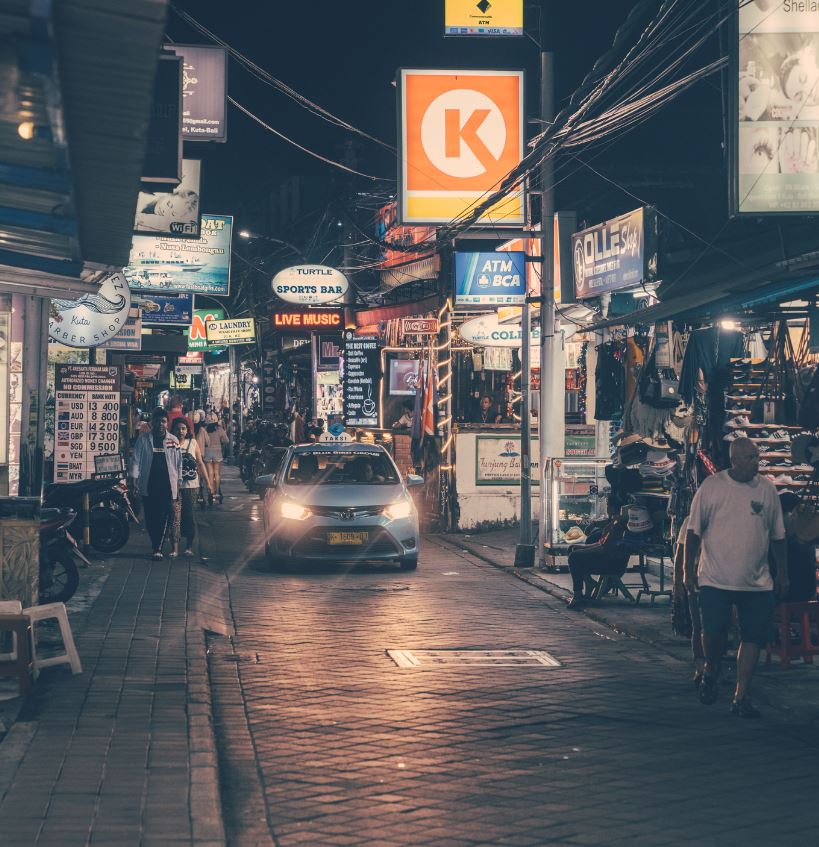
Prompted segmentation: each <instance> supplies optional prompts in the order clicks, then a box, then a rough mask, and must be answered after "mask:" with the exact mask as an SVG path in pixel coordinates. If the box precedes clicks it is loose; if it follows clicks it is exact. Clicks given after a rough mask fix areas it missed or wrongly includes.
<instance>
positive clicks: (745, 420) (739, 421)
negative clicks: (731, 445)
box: [724, 415, 751, 430]
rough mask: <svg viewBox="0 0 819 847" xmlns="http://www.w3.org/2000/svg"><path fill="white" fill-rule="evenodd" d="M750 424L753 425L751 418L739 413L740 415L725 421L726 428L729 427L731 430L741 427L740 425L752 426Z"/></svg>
mask: <svg viewBox="0 0 819 847" xmlns="http://www.w3.org/2000/svg"><path fill="white" fill-rule="evenodd" d="M750 425H751V420H750V418H749V417H748V416H747V415H739V416H738V417H736V418H732V419H731V420H730V421H727V422H726V423H725V427H724V428H725V429H727V430H731V429H739V428H740V427H743V426H750Z"/></svg>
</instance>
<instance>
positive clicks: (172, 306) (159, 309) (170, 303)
mask: <svg viewBox="0 0 819 847" xmlns="http://www.w3.org/2000/svg"><path fill="white" fill-rule="evenodd" d="M141 299H142V301H143V302H142V304H141V305H140V307H139V308H140V311H141V312H142V323H144V324H164V325H168V324H171V325H176V326H189V325H190V322H191V321H192V320H193V294H170V295H163V294H154V293H151V294H149V295H144V296H143V297H142V298H141Z"/></svg>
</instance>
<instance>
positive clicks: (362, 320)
mask: <svg viewBox="0 0 819 847" xmlns="http://www.w3.org/2000/svg"><path fill="white" fill-rule="evenodd" d="M438 308H439V307H438V298H437V297H426V298H425V299H423V300H419V301H418V302H416V303H397V304H395V305H394V306H379V307H378V308H377V309H367V310H366V311H364V312H356V313H355V322H356V326H369V325H371V324H379V323H383V322H384V321H392V320H395V319H396V318H409V317H413V316H414V315H426V314H428V313H429V312H437V311H438Z"/></svg>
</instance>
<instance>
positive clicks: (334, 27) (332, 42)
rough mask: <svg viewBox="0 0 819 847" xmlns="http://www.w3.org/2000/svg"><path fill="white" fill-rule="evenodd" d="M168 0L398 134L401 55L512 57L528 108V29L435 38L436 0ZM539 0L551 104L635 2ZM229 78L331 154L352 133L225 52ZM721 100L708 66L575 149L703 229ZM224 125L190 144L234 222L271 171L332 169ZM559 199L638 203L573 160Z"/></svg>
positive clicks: (359, 122) (375, 128)
mask: <svg viewBox="0 0 819 847" xmlns="http://www.w3.org/2000/svg"><path fill="white" fill-rule="evenodd" d="M175 2H176V3H177V5H178V6H179V8H181V9H184V10H185V11H187V12H188V13H189V14H191V15H193V16H194V17H195V18H197V20H199V21H200V22H201V23H202V24H204V25H205V26H207V27H208V28H209V29H211V30H212V31H213V32H215V33H216V34H217V35H219V36H220V37H221V38H223V39H224V40H226V41H227V42H228V43H229V44H230V45H231V46H233V47H235V48H236V49H238V50H240V51H241V52H243V53H245V54H246V55H247V56H249V57H250V58H251V59H253V60H254V61H256V62H257V63H258V64H259V65H261V66H262V67H264V68H265V69H266V70H268V71H269V72H270V73H272V74H273V75H275V76H277V77H278V78H279V79H281V80H283V81H284V82H286V83H288V84H289V85H291V86H292V87H293V88H295V89H297V90H298V91H299V92H301V93H302V94H304V95H306V96H307V97H309V98H311V99H313V100H315V101H316V102H317V103H319V104H320V105H322V106H324V107H325V108H327V109H329V110H330V111H333V112H335V113H336V114H338V115H339V116H341V117H343V118H344V119H346V120H348V121H349V122H351V123H353V124H355V125H356V126H358V127H360V128H362V129H364V130H366V131H367V132H369V133H371V134H373V135H375V136H378V137H379V138H381V139H383V140H385V141H387V142H389V143H390V144H394V143H395V137H396V107H395V88H394V87H393V85H392V84H391V83H392V80H393V79H394V76H395V71H396V69H397V68H399V67H401V66H405V67H412V66H416V67H425V66H428V67H442V68H453V69H456V68H459V67H463V68H482V67H486V68H492V67H496V68H519V67H523V68H525V69H526V70H527V74H528V79H527V87H528V89H529V95H530V99H531V103H530V107H531V108H532V110H534V109H535V108H536V103H537V101H536V97H537V79H536V75H535V74H536V68H537V66H538V51H537V48H536V47H535V45H534V44H533V43H532V42H531V41H530V40H529V39H526V38H524V39H518V38H510V39H500V38H492V39H486V40H484V39H479V38H445V37H443V35H442V32H443V0H415V2H397V0H390V2H374V1H373V0H347V2H342V0H338V1H337V2H329V0H301V2H282V0H276V2H267V3H260V2H259V0H232V2H230V3H226V2H224V0H222V2H215V0H175ZM549 5H550V7H551V9H552V10H553V11H552V13H550V14H549V19H548V23H547V33H548V38H549V39H550V41H551V45H550V46H551V47H552V49H553V50H554V52H555V63H556V91H557V97H558V106H560V105H561V104H562V102H564V99H565V98H566V97H568V96H569V95H570V94H571V92H572V91H573V90H574V88H575V87H576V86H577V85H578V84H579V82H580V81H581V80H582V78H583V76H584V75H585V73H586V72H587V71H588V70H589V69H590V68H591V67H592V65H593V64H594V61H595V60H596V59H597V58H598V57H599V56H600V55H602V54H603V53H605V52H606V51H607V50H608V49H609V47H610V45H611V42H612V38H613V36H614V33H615V30H616V28H617V27H618V26H619V25H620V24H621V23H622V22H623V21H624V20H625V19H626V17H627V14H628V12H629V10H630V9H631V8H632V6H633V5H634V3H633V0H606V1H605V2H604V0H593V2H590V3H589V2H576V3H560V4H558V3H557V2H552V3H551V4H549ZM657 6H658V7H659V6H660V3H659V0H658V2H657ZM703 7H704V8H707V9H708V11H709V12H710V11H712V10H713V9H714V8H716V2H715V0H713V2H712V0H709V1H708V2H703ZM538 11H539V8H538V6H537V4H534V5H532V6H530V5H527V29H531V30H532V31H534V30H535V29H536V26H535V21H536V18H537V13H538ZM168 31H169V33H170V35H171V37H172V38H173V39H174V40H176V41H179V42H187V43H206V42H205V39H204V38H203V37H202V36H200V35H199V34H198V33H196V32H195V31H193V30H191V28H190V27H189V26H188V25H187V24H185V23H183V22H182V21H181V20H180V19H179V18H178V17H177V16H176V15H175V14H174V13H173V12H172V11H171V12H169V24H168ZM717 54H718V42H717V39H716V37H715V38H713V39H711V41H710V42H709V43H708V44H706V45H705V47H704V48H703V49H701V50H700V51H699V53H698V54H697V55H696V56H695V57H694V61H693V63H692V64H691V65H690V66H689V67H694V66H699V65H704V64H706V63H707V62H709V61H712V60H713V59H714V58H715V57H716V56H717ZM658 61H659V59H658ZM229 90H230V93H231V94H232V95H233V96H234V97H235V98H236V99H237V100H239V101H240V102H242V103H243V104H245V105H246V106H248V107H249V108H251V109H252V110H253V111H255V112H256V113H257V114H258V115H259V116H260V117H262V118H263V119H264V120H266V121H267V122H268V123H270V124H271V125H273V126H274V127H276V128H277V129H279V130H281V131H282V132H284V133H286V134H288V135H290V136H292V137H293V138H294V139H296V140H297V141H299V142H300V143H302V144H304V145H305V146H307V147H310V148H313V149H315V150H316V151H317V152H319V153H321V154H323V155H325V156H328V157H330V158H334V159H338V158H340V157H341V155H342V145H343V144H344V142H345V141H346V140H348V139H350V138H354V137H355V136H352V135H350V134H349V133H347V132H345V131H343V130H340V129H338V128H336V127H333V126H331V125H330V124H328V123H326V122H324V121H322V120H320V119H319V118H317V117H315V116H313V115H311V114H309V113H308V112H306V111H305V110H304V109H302V108H300V107H298V106H297V105H296V104H294V103H293V102H292V101H290V100H289V99H288V98H286V97H285V96H283V95H282V94H280V93H278V92H277V91H275V90H274V89H272V88H270V87H268V86H267V85H265V84H264V83H262V82H261V81H259V80H256V79H254V78H253V77H251V76H250V74H248V73H247V72H246V71H245V70H244V69H242V68H240V67H239V66H238V65H237V64H236V63H235V62H231V66H230V80H229ZM721 103H722V95H721V91H720V79H719V76H718V75H715V76H712V77H711V78H710V79H708V80H706V81H705V82H701V83H698V84H697V86H695V88H694V89H692V90H691V91H690V92H688V93H686V94H685V95H683V96H682V97H681V98H680V99H679V100H678V101H676V102H674V103H673V104H671V105H670V106H669V107H667V108H666V109H665V110H663V111H662V112H661V113H660V114H659V115H658V116H656V117H654V118H652V119H651V120H650V121H648V122H647V123H646V124H644V125H642V126H640V127H639V128H638V129H637V130H635V131H632V132H630V133H629V134H627V135H625V136H623V137H621V138H620V140H619V141H617V142H616V143H614V144H613V145H611V146H609V147H607V149H606V150H605V151H604V152H602V153H600V151H599V150H587V151H586V152H585V153H584V154H583V156H584V157H585V158H586V159H587V160H591V159H592V157H595V158H594V159H593V162H594V166H595V167H596V168H598V169H599V170H600V171H602V172H603V173H605V174H606V175H607V176H608V177H610V178H611V179H613V180H615V181H616V182H618V183H620V184H621V185H624V186H625V187H626V188H628V189H629V190H630V191H632V192H633V193H634V194H636V195H637V196H639V197H640V198H641V199H643V200H646V201H648V202H653V203H656V204H658V206H659V207H660V209H661V210H663V211H665V212H666V213H667V214H669V215H670V216H671V217H673V218H674V219H675V220H679V221H681V222H683V223H685V224H686V225H687V226H690V227H692V228H694V229H695V230H696V231H697V232H698V233H699V234H701V235H703V236H706V237H708V236H709V234H712V233H713V232H715V231H716V230H717V229H718V228H719V227H720V226H721V225H722V224H723V223H724V221H725V216H726V210H727V203H726V191H727V189H726V178H725V171H724V162H723V153H722V142H723V119H722V109H721ZM228 139H229V140H228V143H227V144H224V145H218V144H208V145H206V144H197V145H196V146H195V153H196V154H197V155H200V150H202V149H203V148H207V150H206V151H204V159H205V162H206V171H205V177H206V180H207V183H206V190H207V191H208V194H207V196H206V206H207V207H208V209H209V211H212V212H217V213H232V214H235V215H236V216H237V223H238V224H239V225H240V226H241V225H245V224H244V223H243V220H242V219H243V216H244V217H245V220H246V221H247V220H249V223H250V225H252V224H253V220H252V217H253V214H254V213H253V209H254V207H256V206H257V204H258V203H259V202H263V198H264V195H265V193H266V191H267V190H268V189H269V188H270V187H271V186H275V185H276V184H277V183H278V182H279V181H280V180H281V179H283V178H285V177H287V176H289V175H291V174H319V175H324V176H326V177H327V178H328V179H329V178H333V177H334V173H333V171H334V169H332V168H330V167H329V166H326V165H323V164H321V163H319V162H317V161H315V160H313V159H311V158H309V157H307V156H306V155H305V154H303V153H300V152H299V151H297V150H295V149H294V148H292V147H290V146H289V145H287V144H285V143H284V142H282V141H280V140H278V139H276V138H275V137H273V136H272V135H270V134H269V133H267V132H266V131H265V130H264V129H262V128H261V127H258V126H257V125H255V124H254V123H253V122H252V121H251V120H250V119H249V118H247V117H245V116H244V115H242V114H241V113H239V112H237V111H236V110H235V109H234V108H232V107H229V112H228ZM193 146H194V145H189V147H193ZM357 154H358V168H359V169H360V170H362V171H365V172H367V173H372V174H375V175H378V176H382V177H387V178H389V179H393V180H394V179H395V174H396V165H395V159H394V157H392V156H391V155H390V154H389V153H388V152H387V151H384V150H382V149H381V148H379V147H378V146H377V145H375V144H373V143H371V142H368V141H364V140H361V141H360V143H358V144H357ZM578 168H579V166H572V167H570V168H567V169H566V171H564V173H565V172H567V171H575V170H577V169H578ZM357 187H358V188H363V189H366V188H367V187H369V186H368V185H367V184H364V185H359V186H357ZM378 189H379V190H380V191H384V190H394V186H393V187H392V188H391V187H390V186H389V185H388V184H385V183H380V184H378ZM557 200H558V208H564V209H571V208H574V209H576V210H577V211H578V213H579V217H580V218H581V220H586V221H587V222H588V223H596V222H597V221H598V220H600V219H602V218H603V217H610V216H612V215H615V214H618V213H620V212H623V211H627V210H629V209H632V208H636V207H637V206H638V205H640V204H639V203H638V202H637V201H636V200H634V199H633V198H631V197H629V196H627V195H626V194H625V193H624V192H623V191H621V190H619V189H618V188H616V187H615V186H612V185H611V184H609V183H607V182H605V181H603V180H601V179H600V178H599V177H596V176H594V175H592V174H590V173H589V172H588V171H582V172H581V171H579V170H578V174H577V175H576V176H575V177H573V178H571V179H568V180H566V182H564V183H562V184H561V185H560V186H559V188H558V196H557ZM271 234H272V233H271Z"/></svg>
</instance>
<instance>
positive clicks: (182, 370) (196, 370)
mask: <svg viewBox="0 0 819 847" xmlns="http://www.w3.org/2000/svg"><path fill="white" fill-rule="evenodd" d="M202 367H203V366H202V363H201V362H200V363H199V364H198V365H181V364H179V363H177V364H176V367H174V369H173V372H174V376H175V377H176V379H177V380H179V378H180V377H188V376H202Z"/></svg>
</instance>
